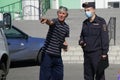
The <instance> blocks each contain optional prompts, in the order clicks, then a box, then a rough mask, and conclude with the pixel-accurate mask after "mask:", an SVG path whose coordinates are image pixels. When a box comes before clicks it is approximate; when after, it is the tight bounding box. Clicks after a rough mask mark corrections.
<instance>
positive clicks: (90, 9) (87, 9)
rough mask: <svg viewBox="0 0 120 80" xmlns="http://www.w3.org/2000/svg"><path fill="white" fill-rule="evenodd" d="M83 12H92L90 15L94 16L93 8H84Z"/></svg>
mask: <svg viewBox="0 0 120 80" xmlns="http://www.w3.org/2000/svg"><path fill="white" fill-rule="evenodd" d="M84 10H85V12H86V11H90V12H92V14H95V9H94V8H93V7H86V8H85V9H84Z"/></svg>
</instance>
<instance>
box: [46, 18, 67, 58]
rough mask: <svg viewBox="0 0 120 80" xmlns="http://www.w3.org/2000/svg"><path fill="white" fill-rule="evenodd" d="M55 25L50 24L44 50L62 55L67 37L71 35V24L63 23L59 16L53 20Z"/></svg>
mask: <svg viewBox="0 0 120 80" xmlns="http://www.w3.org/2000/svg"><path fill="white" fill-rule="evenodd" d="M52 21H53V22H54V25H52V26H49V30H48V34H47V37H46V41H45V45H44V51H45V52H46V53H48V54H53V55H58V56H59V55H60V54H61V48H62V46H63V42H64V41H65V37H69V26H68V25H67V24H66V23H65V22H64V23H61V22H60V21H59V20H58V19H57V18H55V19H53V20H52Z"/></svg>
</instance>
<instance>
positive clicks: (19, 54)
mask: <svg viewBox="0 0 120 80" xmlns="http://www.w3.org/2000/svg"><path fill="white" fill-rule="evenodd" d="M5 35H6V37H7V42H8V45H9V46H8V47H9V52H10V58H11V61H20V60H24V59H25V52H26V48H27V38H26V37H27V35H25V34H24V33H22V32H21V31H19V30H18V29H17V28H15V27H12V28H11V29H10V30H6V31H5Z"/></svg>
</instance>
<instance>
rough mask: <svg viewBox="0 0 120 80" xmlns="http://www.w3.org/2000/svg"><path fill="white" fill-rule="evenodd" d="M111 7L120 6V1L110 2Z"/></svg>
mask: <svg viewBox="0 0 120 80" xmlns="http://www.w3.org/2000/svg"><path fill="white" fill-rule="evenodd" d="M108 6H109V8H120V2H108Z"/></svg>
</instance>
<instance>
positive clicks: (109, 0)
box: [108, 0, 120, 2]
mask: <svg viewBox="0 0 120 80" xmlns="http://www.w3.org/2000/svg"><path fill="white" fill-rule="evenodd" d="M108 2H120V0H108Z"/></svg>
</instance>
